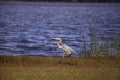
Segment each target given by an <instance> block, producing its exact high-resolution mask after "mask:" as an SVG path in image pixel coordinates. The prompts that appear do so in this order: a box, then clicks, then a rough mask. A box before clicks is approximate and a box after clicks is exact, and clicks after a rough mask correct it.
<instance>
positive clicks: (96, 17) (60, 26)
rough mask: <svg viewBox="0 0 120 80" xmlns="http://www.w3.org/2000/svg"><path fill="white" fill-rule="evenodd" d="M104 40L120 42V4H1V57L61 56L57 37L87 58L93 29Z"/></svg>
mask: <svg viewBox="0 0 120 80" xmlns="http://www.w3.org/2000/svg"><path fill="white" fill-rule="evenodd" d="M91 27H92V29H93V30H94V32H95V34H96V35H97V36H98V37H99V40H100V41H101V42H102V41H112V40H113V38H117V40H118V41H120V4H80V3H39V2H37V3H36V2H0V54H7V55H15V56H16V55H28V56H29V55H41V56H56V55H57V56H61V55H62V50H60V49H58V48H57V45H56V42H55V41H53V40H51V38H53V37H60V38H62V39H63V43H65V44H67V45H69V46H71V47H72V48H73V49H74V50H75V51H76V52H77V53H78V54H79V55H83V51H84V50H83V34H84V35H85V38H86V43H87V49H88V52H89V53H90V50H91V49H90V42H91V41H90V28H91Z"/></svg>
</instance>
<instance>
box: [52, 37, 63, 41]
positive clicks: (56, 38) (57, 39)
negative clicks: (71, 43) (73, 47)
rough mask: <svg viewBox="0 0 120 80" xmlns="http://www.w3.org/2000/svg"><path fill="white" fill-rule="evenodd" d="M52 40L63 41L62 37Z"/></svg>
mask: <svg viewBox="0 0 120 80" xmlns="http://www.w3.org/2000/svg"><path fill="white" fill-rule="evenodd" d="M52 40H59V41H62V39H61V38H52Z"/></svg>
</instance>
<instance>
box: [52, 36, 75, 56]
mask: <svg viewBox="0 0 120 80" xmlns="http://www.w3.org/2000/svg"><path fill="white" fill-rule="evenodd" d="M52 39H53V40H58V42H57V45H58V48H60V49H62V50H63V51H64V54H63V57H64V55H65V54H68V55H69V56H71V55H73V54H76V52H75V51H74V50H73V49H72V48H71V47H69V46H68V45H66V44H63V45H62V39H61V38H52Z"/></svg>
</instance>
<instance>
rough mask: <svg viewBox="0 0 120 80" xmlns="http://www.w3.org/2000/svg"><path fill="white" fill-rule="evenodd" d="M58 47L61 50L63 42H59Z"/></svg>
mask: <svg viewBox="0 0 120 80" xmlns="http://www.w3.org/2000/svg"><path fill="white" fill-rule="evenodd" d="M57 45H58V47H59V48H62V40H60V41H59V42H57Z"/></svg>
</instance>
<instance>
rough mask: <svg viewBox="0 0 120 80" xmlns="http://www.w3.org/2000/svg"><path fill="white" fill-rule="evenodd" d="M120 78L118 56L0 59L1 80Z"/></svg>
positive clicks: (3, 57) (101, 79)
mask: <svg viewBox="0 0 120 80" xmlns="http://www.w3.org/2000/svg"><path fill="white" fill-rule="evenodd" d="M60 60H61V62H60ZM119 79H120V58H119V57H117V58H115V57H114V58H110V57H107V58H100V57H97V58H96V57H87V58H64V59H62V58H60V57H58V58H57V57H13V56H0V80H119Z"/></svg>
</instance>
